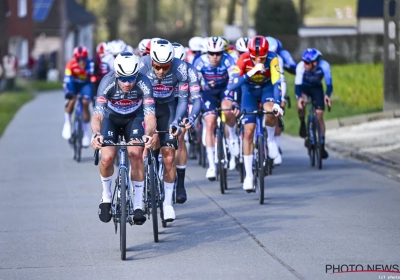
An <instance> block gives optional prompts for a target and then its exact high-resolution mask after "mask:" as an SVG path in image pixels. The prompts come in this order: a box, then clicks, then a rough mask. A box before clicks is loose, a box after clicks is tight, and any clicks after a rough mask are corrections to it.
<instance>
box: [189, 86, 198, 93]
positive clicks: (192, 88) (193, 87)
mask: <svg viewBox="0 0 400 280" xmlns="http://www.w3.org/2000/svg"><path fill="white" fill-rule="evenodd" d="M199 91H200V86H199V85H194V86H191V87H190V92H199Z"/></svg>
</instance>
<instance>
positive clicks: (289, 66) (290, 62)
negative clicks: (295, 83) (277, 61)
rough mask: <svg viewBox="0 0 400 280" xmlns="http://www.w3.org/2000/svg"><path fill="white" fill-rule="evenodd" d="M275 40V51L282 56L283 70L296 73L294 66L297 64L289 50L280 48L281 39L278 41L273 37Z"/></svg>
mask: <svg viewBox="0 0 400 280" xmlns="http://www.w3.org/2000/svg"><path fill="white" fill-rule="evenodd" d="M275 40H276V42H277V43H278V47H277V50H276V53H277V54H279V55H280V56H281V57H282V60H283V67H284V70H286V71H287V72H289V73H290V74H292V75H296V66H297V64H296V62H295V61H294V59H293V57H292V55H291V54H290V52H289V51H287V50H284V49H283V48H282V43H281V41H279V40H278V39H276V38H275Z"/></svg>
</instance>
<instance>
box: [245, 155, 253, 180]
mask: <svg viewBox="0 0 400 280" xmlns="http://www.w3.org/2000/svg"><path fill="white" fill-rule="evenodd" d="M243 160H244V169H245V170H246V177H253V155H249V156H243Z"/></svg>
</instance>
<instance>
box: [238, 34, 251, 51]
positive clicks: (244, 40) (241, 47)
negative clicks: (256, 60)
mask: <svg viewBox="0 0 400 280" xmlns="http://www.w3.org/2000/svg"><path fill="white" fill-rule="evenodd" d="M249 41H250V39H249V38H248V37H240V38H239V39H237V40H236V44H235V47H236V50H237V51H238V52H239V55H241V54H243V53H246V52H248V49H247V44H248V43H249Z"/></svg>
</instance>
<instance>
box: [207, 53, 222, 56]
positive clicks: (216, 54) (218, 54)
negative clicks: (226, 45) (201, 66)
mask: <svg viewBox="0 0 400 280" xmlns="http://www.w3.org/2000/svg"><path fill="white" fill-rule="evenodd" d="M208 55H209V56H214V55H215V56H221V55H222V52H208Z"/></svg>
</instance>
